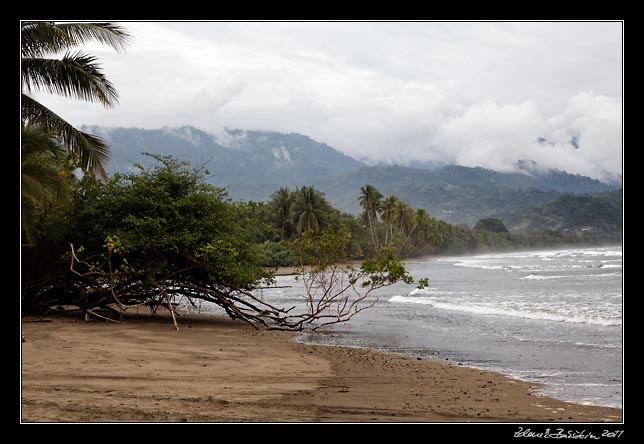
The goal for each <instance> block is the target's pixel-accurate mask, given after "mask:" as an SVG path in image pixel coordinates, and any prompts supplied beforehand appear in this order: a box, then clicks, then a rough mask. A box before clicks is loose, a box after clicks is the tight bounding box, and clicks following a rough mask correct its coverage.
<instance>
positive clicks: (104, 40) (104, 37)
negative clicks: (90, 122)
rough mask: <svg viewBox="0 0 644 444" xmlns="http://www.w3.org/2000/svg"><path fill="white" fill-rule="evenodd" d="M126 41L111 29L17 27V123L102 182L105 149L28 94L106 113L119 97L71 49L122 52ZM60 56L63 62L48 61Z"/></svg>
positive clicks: (92, 64) (92, 63)
mask: <svg viewBox="0 0 644 444" xmlns="http://www.w3.org/2000/svg"><path fill="white" fill-rule="evenodd" d="M129 40H130V35H129V34H128V33H127V32H126V31H125V29H124V28H122V27H121V26H118V25H114V24H111V23H58V24H57V23H53V22H23V23H22V24H21V55H22V62H21V71H22V86H23V94H22V107H21V108H22V109H21V113H22V123H23V126H24V125H29V126H31V127H38V128H40V129H41V130H43V131H46V132H47V133H49V134H50V135H51V136H52V137H54V138H55V139H56V140H58V141H59V142H60V143H61V144H62V145H63V146H64V147H65V149H67V151H68V152H69V153H70V155H72V156H73V158H74V159H75V160H76V161H77V162H78V164H79V166H80V167H81V168H82V170H83V171H84V172H89V173H91V174H94V175H96V176H98V177H101V178H105V177H106V173H105V166H106V164H107V161H108V160H109V155H110V151H109V147H108V146H107V145H106V144H105V142H104V141H103V140H102V139H101V138H99V137H96V136H93V135H91V134H88V133H85V132H83V131H80V130H78V129H76V128H74V127H73V126H72V125H71V124H70V123H68V122H67V121H65V119H63V118H62V117H60V116H59V115H58V114H56V113H54V112H53V111H52V110H50V109H49V108H47V107H46V106H44V105H43V104H41V103H40V102H38V101H37V100H35V99H34V98H33V97H32V96H31V94H32V93H43V92H44V93H51V94H59V95H61V96H64V97H71V98H76V99H80V100H85V101H89V102H99V103H101V104H102V105H103V106H105V107H111V106H114V104H115V103H116V102H117V101H118V93H117V91H116V89H115V88H114V85H112V83H111V82H110V81H109V80H107V78H106V77H105V75H104V74H103V72H102V71H101V68H100V65H99V64H98V63H97V59H96V57H93V56H91V55H88V54H85V53H83V52H81V51H77V52H71V50H73V49H74V48H76V47H78V46H80V45H83V44H85V43H88V42H91V41H94V42H98V43H101V44H104V45H107V46H110V47H112V48H113V49H115V50H116V51H119V52H120V51H123V50H125V48H126V47H127V45H128V44H129ZM62 52H64V54H63V56H62V58H60V59H58V58H52V56H54V55H56V54H57V53H62Z"/></svg>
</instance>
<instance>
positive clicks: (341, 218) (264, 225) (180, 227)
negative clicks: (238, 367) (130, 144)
mask: <svg viewBox="0 0 644 444" xmlns="http://www.w3.org/2000/svg"><path fill="white" fill-rule="evenodd" d="M152 157H153V158H155V159H156V161H157V165H156V166H155V167H153V168H150V169H144V168H143V167H140V171H138V172H137V173H130V174H125V175H120V174H116V175H114V176H113V177H111V178H110V179H109V180H108V181H105V182H104V181H101V180H98V179H96V178H94V177H93V176H91V175H86V176H85V177H84V178H83V179H82V180H80V181H75V182H73V183H70V185H69V196H70V199H69V201H68V202H67V204H66V205H64V206H63V205H59V206H52V207H51V208H50V209H49V211H46V212H41V213H40V214H39V220H38V223H37V225H38V229H37V230H35V231H34V233H35V236H34V241H33V242H32V243H31V244H25V245H24V246H23V252H22V261H23V262H22V293H23V294H22V302H23V304H22V305H23V310H25V311H41V310H44V309H48V308H49V307H52V306H57V307H62V306H72V307H78V308H80V310H81V311H82V312H83V313H85V314H86V315H93V316H97V317H106V316H108V315H109V314H110V310H111V312H114V313H116V312H119V311H122V310H126V309H127V308H132V307H137V306H140V305H148V306H158V305H162V306H164V307H166V308H168V309H169V310H170V312H171V313H174V310H173V304H176V303H178V301H181V300H183V301H184V302H185V303H187V304H194V303H195V301H196V300H205V301H208V302H211V303H213V304H216V305H219V306H221V307H222V308H223V309H224V310H225V311H226V313H228V315H229V316H231V317H232V318H234V319H243V320H245V321H247V322H249V323H252V324H263V325H266V326H268V327H270V328H281V329H290V330H292V329H295V330H297V329H301V328H304V327H305V326H306V325H309V324H314V323H316V321H318V320H321V321H322V323H321V324H319V325H325V324H329V323H336V322H344V321H346V320H348V319H350V318H351V317H352V316H353V315H355V314H356V313H359V312H360V311H362V310H363V309H365V308H367V307H369V306H370V305H372V304H373V302H374V301H372V300H369V301H368V300H367V296H368V295H369V294H370V293H371V292H372V291H373V290H374V289H377V288H380V287H383V286H387V285H391V284H393V283H395V282H397V281H398V280H403V281H404V282H408V283H411V282H413V280H414V279H413V277H411V276H410V275H409V274H408V273H407V272H406V270H405V268H404V266H403V264H402V262H401V259H400V257H399V256H398V255H397V254H396V253H394V252H393V251H391V250H389V249H384V248H379V249H378V250H377V251H376V250H374V251H373V254H372V255H371V256H370V257H368V258H365V260H364V262H363V264H362V266H361V267H360V268H358V269H352V270H346V269H339V268H338V267H337V265H336V264H337V263H339V262H342V261H344V260H346V259H348V258H349V257H351V255H362V252H360V251H356V250H355V248H356V245H359V242H357V243H356V241H355V240H354V239H353V237H352V235H351V233H352V231H351V230H352V229H353V230H356V227H359V225H358V224H357V223H356V222H355V220H353V218H351V217H349V216H346V215H342V214H340V213H339V212H337V211H336V210H334V209H333V208H331V207H330V206H329V205H328V204H327V203H326V202H325V200H324V198H323V197H322V195H321V194H320V193H318V192H317V191H316V190H315V189H314V188H311V187H302V188H300V189H298V190H296V191H294V192H285V190H282V192H281V193H280V192H277V193H276V195H275V200H274V202H273V203H272V204H256V203H252V202H250V203H243V204H241V203H235V204H233V203H231V202H230V201H229V200H228V198H227V196H226V192H225V191H224V190H222V189H220V188H217V187H214V186H212V185H210V184H207V183H206V182H205V181H204V177H205V175H206V174H207V172H206V171H204V170H202V169H193V168H190V167H189V165H188V164H186V163H182V162H178V161H176V160H174V159H172V158H170V157H162V156H156V155H153V156H152ZM280 197H283V198H285V199H287V201H288V203H290V205H288V208H287V209H288V218H286V219H284V218H283V217H282V218H278V217H276V216H278V215H279V214H280V213H279V209H278V208H277V206H276V205H277V204H278V203H279V202H280V199H279V198H280ZM271 224H272V225H273V226H274V227H275V228H273V227H272V226H271ZM269 237H274V239H275V241H268V242H267V238H269ZM282 239H283V240H282ZM278 241H279V242H281V243H279V242H278ZM271 249H272V250H271ZM352 249H353V250H352ZM267 251H269V252H272V253H275V252H276V251H277V252H278V253H280V254H285V255H287V256H288V257H289V260H288V262H289V263H298V264H302V263H303V262H304V263H307V264H311V265H313V266H314V267H313V269H312V271H311V272H310V273H307V274H306V276H307V277H305V278H304V279H309V282H311V283H312V285H314V286H316V287H320V288H324V291H323V292H318V291H317V290H313V287H311V288H312V290H311V292H310V293H309V295H308V297H309V298H310V301H309V303H308V304H307V308H306V310H304V311H300V312H296V311H291V310H290V309H289V308H284V307H275V306H273V305H271V303H270V301H265V300H262V299H261V298H258V297H256V296H255V295H254V294H253V293H252V290H254V289H256V288H257V286H259V285H262V284H270V283H271V282H272V276H271V273H270V271H268V270H267V269H266V267H265V265H266V262H267V260H266V257H267V255H266V252H267ZM327 273H330V274H327ZM420 282H421V283H422V282H423V281H422V280H421V281H420ZM332 307H333V308H334V310H333V311H331V312H330V311H329V310H330V309H331V308H332ZM338 307H340V308H339V309H338ZM105 310H107V312H105Z"/></svg>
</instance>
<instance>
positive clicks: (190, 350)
mask: <svg viewBox="0 0 644 444" xmlns="http://www.w3.org/2000/svg"><path fill="white" fill-rule="evenodd" d="M179 326H180V330H179V331H176V330H175V329H174V327H173V325H172V321H171V320H170V319H169V318H168V317H167V316H164V315H162V314H159V315H157V316H156V317H154V318H152V317H150V316H148V315H140V316H139V315H129V314H128V315H127V316H126V317H125V318H124V320H123V322H121V323H108V322H102V321H101V322H99V321H93V322H84V321H83V320H82V319H81V318H80V317H78V316H70V315H66V316H47V317H37V318H36V317H34V318H32V317H24V318H23V320H22V330H23V334H24V337H25V342H23V343H22V380H21V383H22V392H21V393H22V406H21V420H22V422H25V423H30V422H55V423H58V422H206V423H211V422H260V423H263V422H270V423H273V422H286V423H292V422H378V423H380V422H464V423H465V422H516V423H526V422H551V421H554V422H571V423H572V422H574V423H578V422H584V423H595V422H620V421H622V410H621V409H616V408H609V407H597V406H590V405H580V404H573V403H568V402H564V401H559V400H555V399H552V398H549V397H546V396H542V395H540V394H539V393H538V392H537V390H538V386H537V385H535V384H531V383H528V382H523V381H518V380H514V379H511V378H509V377H506V376H503V375H501V374H499V373H494V372H488V371H483V370H479V369H475V368H468V367H465V366H462V365H459V364H458V363H450V362H448V361H441V360H438V359H428V358H424V357H423V358H421V357H413V356H402V355H396V354H385V353H381V352H377V351H373V350H370V349H364V348H347V347H337V346H332V347H331V346H322V345H310V344H303V343H299V342H295V341H293V339H294V337H295V334H293V333H287V332H276V331H266V330H255V329H253V328H252V327H250V326H248V325H247V324H244V323H240V322H234V321H232V320H229V319H228V318H224V317H221V316H213V315H200V316H198V315H190V316H181V317H180V318H179Z"/></svg>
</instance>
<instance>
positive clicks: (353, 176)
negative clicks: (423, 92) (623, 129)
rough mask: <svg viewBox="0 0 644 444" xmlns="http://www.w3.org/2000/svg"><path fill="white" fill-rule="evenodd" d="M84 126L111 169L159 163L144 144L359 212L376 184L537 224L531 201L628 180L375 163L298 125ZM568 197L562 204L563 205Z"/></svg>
mask: <svg viewBox="0 0 644 444" xmlns="http://www.w3.org/2000/svg"><path fill="white" fill-rule="evenodd" d="M82 129H83V130H84V131H88V132H90V133H93V134H97V135H100V136H102V137H104V138H105V139H106V141H107V142H108V143H109V145H110V148H111V152H112V159H111V161H110V163H109V165H108V172H109V173H110V174H112V173H114V172H117V171H118V172H125V171H130V170H132V168H133V164H134V163H139V164H141V165H143V166H149V165H151V164H152V163H153V160H152V159H151V158H150V157H149V156H143V155H141V153H142V152H151V153H156V154H162V155H168V154H171V155H172V156H173V157H175V158H176V159H179V160H184V161H188V162H190V163H191V165H193V166H196V167H198V166H205V167H206V169H207V170H208V171H209V173H210V175H209V177H208V182H210V183H212V184H213V185H217V186H221V187H226V188H228V191H229V195H230V197H231V198H232V199H233V200H255V201H265V200H268V199H269V198H270V195H271V193H273V192H274V191H275V190H277V189H278V188H279V187H282V186H288V187H296V186H302V185H314V186H315V187H316V188H317V189H318V190H320V191H322V192H324V193H325V195H326V198H327V199H328V200H329V202H330V203H331V204H332V205H333V206H335V207H336V208H338V209H340V210H342V211H345V212H348V213H352V214H357V213H359V211H360V207H359V205H358V200H357V199H358V195H359V193H360V187H361V186H363V185H365V184H371V185H373V186H375V187H376V188H378V189H379V190H380V191H381V192H382V194H383V195H385V196H387V195H390V194H394V195H396V196H397V197H399V198H400V199H402V200H404V201H406V202H407V203H409V205H411V206H412V207H414V208H424V209H426V210H427V211H428V212H429V214H431V215H433V216H435V217H437V218H439V219H442V220H444V221H446V222H450V223H456V224H467V225H469V226H473V225H474V224H475V223H476V222H477V221H478V220H479V219H481V218H484V217H497V216H501V215H502V216H503V217H504V218H506V219H507V220H511V221H513V223H514V224H516V226H521V227H526V226H531V224H530V223H529V222H526V221H525V220H524V219H525V217H528V215H530V214H539V215H540V217H541V218H542V219H543V218H544V215H543V211H537V210H534V211H528V210H529V209H532V208H535V207H541V206H544V205H546V204H548V203H551V202H554V201H556V200H557V199H558V198H560V197H561V196H562V194H564V193H569V194H586V193H600V192H606V191H611V190H616V189H618V188H620V187H621V184H606V183H603V182H600V181H598V180H595V179H592V178H589V177H585V176H580V175H576V174H569V173H566V172H562V171H553V170H548V171H540V170H539V168H538V166H536V165H535V164H534V163H533V162H531V161H529V160H527V161H524V162H521V164H519V165H517V169H518V171H521V172H515V173H501V172H496V171H492V170H488V169H484V168H470V167H463V166H458V165H445V166H435V165H428V168H411V167H407V166H401V165H375V166H368V165H366V164H365V163H363V162H360V161H358V160H356V159H353V158H352V157H349V156H347V155H345V154H342V153H341V152H339V151H337V150H336V149H334V148H333V147H331V146H329V145H326V144H324V143H320V142H317V141H315V140H313V139H311V138H309V137H307V136H305V135H301V134H296V133H290V134H283V133H277V132H269V131H251V130H239V129H226V130H224V131H222V132H220V133H218V134H209V133H206V132H204V131H201V130H199V129H196V128H193V127H190V126H184V127H181V128H162V129H155V130H147V129H139V128H105V127H96V126H84V127H82ZM570 202H571V203H570V204H571V205H572V204H573V203H574V201H570ZM564 204H565V203H564ZM564 204H560V205H558V206H556V207H557V208H558V211H561V206H562V205H564ZM553 208H554V207H553ZM620 209H621V200H620ZM514 212H522V213H521V215H522V216H519V215H513V213H514ZM522 217H523V218H524V219H521V218H522ZM519 220H521V221H522V222H519ZM619 222H620V223H621V220H620V221H619ZM537 225H538V226H539V227H542V226H544V225H547V224H546V223H539V224H537Z"/></svg>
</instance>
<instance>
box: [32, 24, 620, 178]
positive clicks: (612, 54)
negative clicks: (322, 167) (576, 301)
mask: <svg viewBox="0 0 644 444" xmlns="http://www.w3.org/2000/svg"><path fill="white" fill-rule="evenodd" d="M124 25H125V27H126V28H128V29H129V30H130V31H131V33H132V34H133V35H134V38H135V40H134V45H133V46H132V48H131V50H130V51H129V52H128V53H127V54H116V53H114V52H113V51H110V50H107V49H104V48H100V47H92V48H91V52H92V53H93V54H95V55H97V56H98V58H99V60H100V61H101V62H103V64H104V70H105V73H106V74H107V76H108V78H110V80H111V81H112V82H113V83H114V84H115V85H116V86H117V88H118V90H119V92H120V96H121V99H120V103H119V105H118V106H117V107H116V108H115V109H108V110H106V109H103V108H102V107H101V106H100V105H98V104H86V103H83V102H78V101H70V100H64V99H60V98H57V97H53V96H48V97H42V99H43V101H44V103H45V104H46V105H48V106H51V107H52V109H54V110H55V111H57V112H59V113H60V114H61V115H62V116H63V117H65V118H67V119H69V120H70V121H71V122H72V123H74V124H76V125H81V124H89V125H92V124H97V125H103V126H126V127H132V126H136V127H143V128H160V127H164V126H167V127H173V126H184V125H192V126H195V127H198V128H200V129H202V130H206V131H209V132H212V133H220V132H221V129H222V128H223V127H229V128H243V129H257V130H273V131H280V132H299V133H303V134H306V135H308V136H310V137H313V138H314V139H316V140H319V141H321V142H324V143H327V144H329V145H331V146H333V147H335V148H337V149H339V150H340V151H343V152H345V153H347V154H349V155H351V156H353V157H356V158H359V159H362V160H368V161H372V162H375V161H380V162H399V163H406V162H411V161H414V160H421V161H425V160H437V161H449V162H457V163H460V164H463V165H468V166H485V167H488V168H494V169H498V170H503V171H509V170H512V169H513V168H515V165H516V162H517V161H518V160H521V159H529V160H534V161H535V162H537V163H538V164H539V165H541V166H543V167H544V168H545V167H547V168H559V169H563V170H567V171H570V172H574V173H580V174H586V175H590V176H592V177H596V178H600V179H602V180H615V179H616V178H619V177H620V175H621V171H622V169H621V149H622V147H621V132H622V124H621V120H622V115H621V108H622V106H621V100H622V99H621V97H622V71H621V69H622V41H621V39H622V24H621V23H619V22H574V23H566V22H553V23H541V22H538V23H531V22H519V23H513V22H506V23H469V22H463V23H459V22H455V23H454V22H417V23H408V22H384V23H370V22H339V23H334V22H329V23H325V22H305V23H299V22H281V23H271V22H250V23H244V22H239V23H238V22H212V23H210V22H188V23H153V22H150V23H138V22H130V23H125V24H124ZM39 98H41V97H39ZM573 137H574V138H575V140H576V142H575V143H576V144H577V147H575V146H574V145H573V144H572V143H571V140H572V138H573ZM539 140H542V141H541V142H539ZM544 140H545V141H544Z"/></svg>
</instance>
